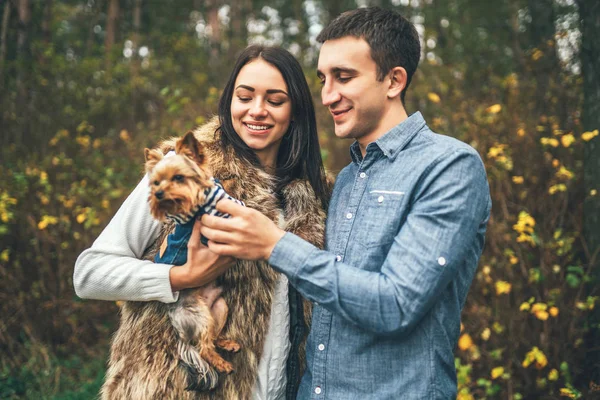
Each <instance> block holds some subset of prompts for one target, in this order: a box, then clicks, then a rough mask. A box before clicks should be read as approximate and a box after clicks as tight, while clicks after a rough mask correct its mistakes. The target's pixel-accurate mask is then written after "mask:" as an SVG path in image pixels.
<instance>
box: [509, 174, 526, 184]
mask: <svg viewBox="0 0 600 400" xmlns="http://www.w3.org/2000/svg"><path fill="white" fill-rule="evenodd" d="M512 181H513V183H514V184H515V185H521V184H523V182H524V181H525V180H524V179H523V177H522V176H513V177H512Z"/></svg>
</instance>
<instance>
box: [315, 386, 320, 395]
mask: <svg viewBox="0 0 600 400" xmlns="http://www.w3.org/2000/svg"><path fill="white" fill-rule="evenodd" d="M315 393H316V394H321V387H320V386H317V387H316V388H315Z"/></svg>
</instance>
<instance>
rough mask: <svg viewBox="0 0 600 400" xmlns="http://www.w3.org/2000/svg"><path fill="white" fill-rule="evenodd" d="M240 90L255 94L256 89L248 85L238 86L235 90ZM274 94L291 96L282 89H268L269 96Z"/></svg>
mask: <svg viewBox="0 0 600 400" xmlns="http://www.w3.org/2000/svg"><path fill="white" fill-rule="evenodd" d="M238 89H246V90H248V91H250V92H254V88H253V87H252V86H248V85H238V86H237V87H236V88H235V90H238ZM273 93H283V94H285V95H286V96H289V95H288V94H287V93H286V91H285V90H281V89H268V90H267V94H273Z"/></svg>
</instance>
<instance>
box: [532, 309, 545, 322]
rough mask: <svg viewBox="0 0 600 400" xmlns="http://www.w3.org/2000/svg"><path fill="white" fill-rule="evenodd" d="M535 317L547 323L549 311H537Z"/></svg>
mask: <svg viewBox="0 0 600 400" xmlns="http://www.w3.org/2000/svg"><path fill="white" fill-rule="evenodd" d="M535 317H536V318H537V319H539V320H541V321H545V320H547V319H548V311H536V312H535Z"/></svg>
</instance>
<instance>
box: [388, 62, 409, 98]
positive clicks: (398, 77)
mask: <svg viewBox="0 0 600 400" xmlns="http://www.w3.org/2000/svg"><path fill="white" fill-rule="evenodd" d="M387 79H389V87H388V92H387V97H388V98H389V99H393V98H394V97H398V98H399V97H400V94H401V93H402V91H403V90H404V88H405V87H406V80H407V79H408V76H407V75H406V70H405V69H404V68H402V67H394V68H392V69H391V70H390V72H389V74H388V78H387Z"/></svg>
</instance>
